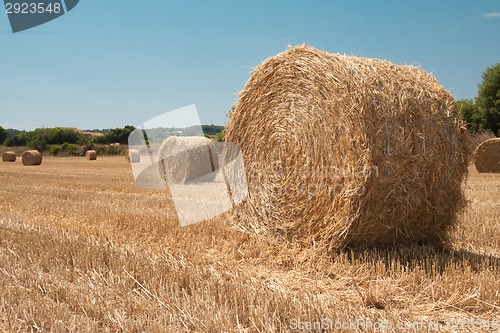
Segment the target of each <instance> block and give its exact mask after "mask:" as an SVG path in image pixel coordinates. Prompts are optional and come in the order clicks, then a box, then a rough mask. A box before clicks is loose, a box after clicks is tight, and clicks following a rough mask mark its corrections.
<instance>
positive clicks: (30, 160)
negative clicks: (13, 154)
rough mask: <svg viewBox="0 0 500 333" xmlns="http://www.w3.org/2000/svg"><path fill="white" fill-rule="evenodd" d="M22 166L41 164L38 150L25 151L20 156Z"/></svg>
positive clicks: (40, 155)
mask: <svg viewBox="0 0 500 333" xmlns="http://www.w3.org/2000/svg"><path fill="white" fill-rule="evenodd" d="M21 160H22V162H23V165H40V164H42V154H41V153H40V152H39V151H38V150H27V151H25V152H24V153H23V155H22V156H21Z"/></svg>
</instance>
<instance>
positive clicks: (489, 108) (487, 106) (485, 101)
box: [457, 63, 500, 136]
mask: <svg viewBox="0 0 500 333" xmlns="http://www.w3.org/2000/svg"><path fill="white" fill-rule="evenodd" d="M482 77H483V82H482V83H481V84H480V85H479V90H478V94H477V97H476V98H475V99H462V100H459V101H458V102H457V105H458V108H459V110H460V113H461V114H462V117H463V118H464V120H465V121H466V122H467V128H468V129H469V130H470V131H473V132H482V131H487V130H491V131H492V132H493V133H494V134H495V135H496V136H500V63H497V64H496V65H494V66H491V67H488V68H487V69H486V70H485V71H484V73H483V75H482Z"/></svg>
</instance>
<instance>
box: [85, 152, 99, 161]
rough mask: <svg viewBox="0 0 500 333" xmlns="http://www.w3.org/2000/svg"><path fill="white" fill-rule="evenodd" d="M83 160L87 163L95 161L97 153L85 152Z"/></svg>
mask: <svg viewBox="0 0 500 333" xmlns="http://www.w3.org/2000/svg"><path fill="white" fill-rule="evenodd" d="M85 158H86V159H87V160H89V161H95V160H97V152H96V151H95V150H87V151H86V152H85Z"/></svg>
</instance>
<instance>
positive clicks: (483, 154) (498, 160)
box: [473, 138, 500, 173]
mask: <svg viewBox="0 0 500 333" xmlns="http://www.w3.org/2000/svg"><path fill="white" fill-rule="evenodd" d="M473 158H474V164H475V165H476V169H477V171H478V172H496V173H500V138H494V139H489V140H486V141H483V142H482V143H481V144H480V145H479V146H477V148H476V150H475V151H474V157H473Z"/></svg>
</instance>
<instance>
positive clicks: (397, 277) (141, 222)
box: [0, 157, 500, 332]
mask: <svg viewBox="0 0 500 333" xmlns="http://www.w3.org/2000/svg"><path fill="white" fill-rule="evenodd" d="M466 193H467V199H468V200H469V207H468V209H467V211H466V212H465V213H464V214H463V216H461V222H460V225H459V226H458V227H457V230H456V231H455V232H454V234H453V238H452V239H453V245H452V246H451V247H450V248H446V249H437V248H432V247H426V246H414V247H398V246H395V247H394V248H391V249H368V250H362V251H361V250H359V251H356V250H345V251H342V252H340V253H337V254H335V255H334V256H327V255H324V254H321V253H315V252H314V250H313V249H310V250H307V249H301V248H300V247H299V246H298V245H296V244H293V243H289V244H285V243H283V242H278V241H277V240H270V239H265V238H260V237H258V236H256V235H253V234H249V233H245V232H241V231H239V230H236V229H234V228H233V227H232V226H231V223H230V217H229V216H227V215H223V216H221V217H218V218H215V219H212V220H210V221H206V222H203V223H199V224H196V225H192V226H190V227H187V228H180V227H178V225H177V221H176V214H175V210H174V207H173V206H172V203H171V202H169V200H168V199H167V196H166V194H165V193H163V192H162V191H155V190H146V189H140V188H138V187H136V186H135V184H134V181H133V178H132V174H131V170H130V165H128V164H126V163H125V162H124V160H123V158H119V157H114V158H111V157H109V158H106V157H100V158H99V159H98V160H97V161H92V162H90V161H86V160H85V159H83V158H50V157H47V158H44V161H43V164H42V165H41V166H38V167H23V166H22V164H21V163H20V161H19V159H18V161H17V162H15V163H2V164H0V331H2V332H17V331H19V332H25V331H35V332H36V331H41V332H51V331H52V332H65V331H67V332H122V331H123V332H183V331H195V332H233V331H234V332H247V331H248V332H288V331H295V330H296V331H309V328H311V330H310V331H321V330H326V329H329V331H332V332H333V331H339V330H341V329H342V328H343V331H346V332H347V331H354V332H355V331H362V332H365V331H366V332H373V331H377V330H376V329H379V330H378V331H380V332H401V331H404V332H419V331H424V332H425V331H428V332H432V331H436V332H437V331H445V330H447V329H449V331H456V332H492V330H491V328H494V327H491V326H492V324H493V325H494V324H495V322H496V323H498V324H499V325H500V175H493V174H478V173H477V172H476V171H475V170H474V168H473V167H471V168H470V172H469V177H468V181H467V188H466ZM471 320H475V321H474V322H472V321H471ZM454 323H455V324H458V326H456V327H453V326H451V325H452V324H454ZM348 325H349V326H348ZM370 325H371V326H370ZM486 326H489V328H488V327H486Z"/></svg>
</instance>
